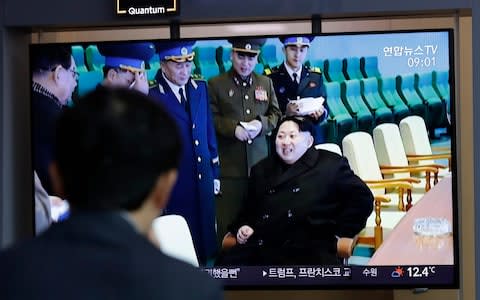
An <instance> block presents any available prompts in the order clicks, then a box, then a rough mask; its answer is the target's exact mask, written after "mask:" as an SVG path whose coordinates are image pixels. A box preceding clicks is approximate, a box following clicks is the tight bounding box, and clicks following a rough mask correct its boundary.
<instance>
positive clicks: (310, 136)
mask: <svg viewBox="0 0 480 300" xmlns="http://www.w3.org/2000/svg"><path fill="white" fill-rule="evenodd" d="M312 145H313V136H312V135H311V134H309V135H308V148H310V147H312Z"/></svg>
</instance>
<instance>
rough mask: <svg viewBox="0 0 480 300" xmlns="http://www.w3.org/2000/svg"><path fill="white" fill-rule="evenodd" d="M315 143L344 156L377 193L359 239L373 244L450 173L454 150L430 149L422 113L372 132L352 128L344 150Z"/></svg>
mask: <svg viewBox="0 0 480 300" xmlns="http://www.w3.org/2000/svg"><path fill="white" fill-rule="evenodd" d="M316 147H317V148H321V149H326V150H329V151H333V152H336V153H338V154H340V155H343V156H345V157H346V158H347V160H348V162H349V164H350V166H351V168H352V170H353V171H354V173H355V174H356V175H357V176H359V177H360V178H361V179H362V180H364V181H365V182H366V183H367V185H368V186H369V187H370V188H371V190H372V193H373V194H374V195H375V196H376V197H375V198H376V204H375V210H374V211H373V212H372V215H371V216H370V217H369V219H368V220H367V226H366V229H365V230H364V231H362V232H361V233H360V234H359V241H360V242H366V243H368V244H372V243H374V247H375V248H377V247H378V246H379V245H380V243H381V242H382V239H383V234H384V233H386V234H388V231H389V230H391V229H393V228H394V227H395V226H396V224H397V223H398V222H399V221H400V220H401V219H402V218H403V216H404V215H405V212H406V211H408V209H409V208H410V207H411V206H412V205H415V203H417V202H418V201H421V198H422V197H423V195H424V194H425V192H427V191H428V190H429V189H430V188H431V187H432V185H434V184H436V183H437V182H438V180H439V178H440V179H441V178H442V177H443V176H449V174H450V159H451V153H450V152H444V153H437V154H435V153H432V147H431V145H430V140H429V138H428V135H427V130H426V126H425V123H424V121H423V119H422V118H421V117H418V116H410V117H407V118H405V119H403V120H401V122H400V124H399V125H397V124H395V123H385V124H382V125H379V126H377V127H376V128H375V129H374V130H373V136H372V135H371V134H370V133H367V132H363V131H360V132H354V133H350V134H348V135H347V136H346V137H345V138H344V139H343V141H342V149H340V146H338V145H337V144H333V143H330V144H328V143H327V144H320V145H317V146H316ZM448 148H449V147H448ZM342 150H343V151H342ZM444 161H447V163H445V164H441V163H439V162H444ZM404 200H406V201H404ZM387 201H388V202H387ZM379 235H380V236H379ZM370 254H371V252H370Z"/></svg>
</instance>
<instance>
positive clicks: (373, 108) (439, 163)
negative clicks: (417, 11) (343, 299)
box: [30, 29, 459, 289]
mask: <svg viewBox="0 0 480 300" xmlns="http://www.w3.org/2000/svg"><path fill="white" fill-rule="evenodd" d="M299 36H300V37H301V36H307V37H309V47H308V53H307V56H306V58H305V61H304V65H305V66H306V67H308V70H309V72H311V73H315V74H316V75H317V76H319V77H321V80H322V81H323V83H322V84H323V88H324V93H325V95H324V96H325V97H324V98H325V99H326V103H327V107H328V117H327V118H326V120H324V121H323V122H322V123H321V124H320V127H321V128H322V130H323V133H324V138H325V140H324V143H323V145H318V146H316V148H318V149H320V150H318V151H336V152H337V153H339V154H340V155H343V156H345V157H346V158H347V160H348V162H349V164H350V167H351V169H352V170H353V171H354V172H355V174H356V175H358V177H360V178H361V179H362V180H364V181H366V182H368V181H372V180H380V179H381V178H386V179H387V180H390V181H395V180H398V178H404V177H416V178H420V180H421V183H420V184H417V183H414V184H412V183H411V182H410V184H412V185H413V186H412V187H411V189H410V190H409V188H404V189H403V190H402V191H403V196H402V197H401V198H402V199H404V204H403V206H401V205H400V204H397V202H401V201H399V200H398V198H399V197H400V196H399V192H398V191H399V190H398V188H396V187H387V188H385V187H380V188H378V187H377V188H375V187H373V186H371V191H372V193H373V194H381V195H386V196H387V197H388V198H389V199H391V200H392V203H393V202H394V203H395V204H393V205H392V204H388V203H382V204H381V205H380V204H378V205H374V209H373V210H372V213H371V215H370V217H369V218H368V220H367V224H366V226H365V229H363V230H362V231H361V232H359V233H358V235H357V236H356V238H358V240H357V239H355V240H354V241H353V242H354V243H353V246H354V248H353V253H352V254H351V256H350V257H348V259H344V260H343V261H341V263H339V264H335V265H319V264H317V263H315V262H312V263H311V264H302V265H296V264H288V265H253V266H252V265H250V264H248V265H247V264H246V265H242V264H238V265H235V266H222V265H215V264H214V263H213V261H214V260H210V261H209V262H208V263H207V264H206V265H204V266H201V267H200V268H202V269H203V270H204V271H205V272H208V273H209V274H210V275H211V276H212V277H213V278H215V279H217V280H221V281H222V282H223V283H224V284H225V287H226V288H230V289H279V288H283V289H285V288H288V289H326V288H328V289H344V288H346V287H350V288H374V287H376V288H416V287H422V288H424V287H427V288H458V284H459V264H458V262H459V258H458V242H459V239H458V235H459V232H458V214H457V209H458V207H457V202H458V197H457V186H456V181H457V180H456V178H457V177H456V167H457V166H456V161H455V157H456V152H455V150H456V147H455V134H454V133H455V122H456V120H455V102H456V101H455V93H454V90H455V86H454V83H455V78H454V75H455V72H454V47H453V40H454V38H453V30H451V29H435V30H409V31H385V32H362V33H335V34H299V35H288V36H283V35H282V36H280V35H279V36H273V35H268V36H248V37H245V38H262V39H265V41H264V44H263V45H262V46H261V49H260V53H259V54H258V61H257V64H256V67H255V69H254V72H255V73H256V74H263V75H265V76H271V74H272V73H275V72H281V71H279V70H278V69H277V67H279V66H281V65H282V64H283V63H284V57H285V56H284V45H283V44H282V40H283V39H284V38H294V39H295V38H297V37H299ZM230 38H231V37H222V38H199V39H180V40H161V42H163V43H169V42H172V43H173V42H179V41H190V42H192V43H193V51H194V52H195V56H194V58H193V62H192V64H193V66H192V76H193V78H194V80H196V81H210V80H211V79H212V78H214V77H216V76H219V75H220V74H222V73H224V72H228V71H229V70H230V69H231V68H232V63H231V59H230V55H231V52H232V44H231V43H230V41H229V40H230ZM237 38H238V37H237ZM159 41H160V40H151V41H148V42H152V43H153V44H155V43H156V42H159ZM133 42H138V41H130V40H125V41H122V42H118V41H116V42H115V43H117V44H118V43H126V44H128V43H133ZM109 43H111V42H109V41H104V42H82V41H78V42H75V43H68V44H67V43H64V44H62V45H63V46H67V47H69V48H70V49H71V50H72V55H73V58H74V60H75V62H76V66H77V72H78V85H77V86H76V88H75V90H74V92H73V94H72V97H71V98H70V99H68V102H67V103H65V105H75V103H76V101H81V100H80V99H81V96H82V95H84V94H85V93H88V92H89V91H91V90H93V89H95V88H96V86H97V85H98V84H99V83H100V82H101V80H102V79H103V71H102V68H103V66H104V64H105V57H104V56H102V54H100V52H99V51H98V46H99V45H105V44H109ZM47 46H48V44H33V45H31V48H30V53H31V55H35V54H36V53H37V52H40V51H41V49H42V48H43V47H47ZM160 64H161V63H160V60H159V57H158V55H157V54H156V55H154V56H153V57H152V58H151V59H150V60H149V61H148V62H147V63H146V75H147V78H148V80H149V81H150V85H152V86H155V84H156V83H155V75H156V74H157V72H161V70H160ZM308 84H309V85H316V84H318V81H317V82H313V81H311V82H308ZM274 85H275V82H274ZM277 85H278V83H277ZM283 88H284V87H283V86H275V90H276V93H282V89H283ZM230 93H233V91H231V92H230ZM292 100H296V99H292ZM297 100H298V99H297ZM167 109H168V108H167ZM32 110H33V111H32V114H33V115H35V113H38V112H36V111H34V110H35V106H32ZM412 116H416V117H417V118H411V117H412ZM418 117H419V118H418ZM214 118H215V116H214ZM412 119H413V120H414V121H412V122H409V121H411V120H412ZM383 124H387V125H389V126H390V127H388V126H387V127H385V126H384V129H385V130H383V129H382V130H380V129H379V128H382V127H379V126H380V125H383ZM35 126H44V124H41V123H33V128H32V132H33V133H34V134H33V135H32V136H33V139H34V142H33V143H32V145H33V147H34V148H33V149H32V152H35V150H36V149H35V147H38V143H39V142H40V143H41V142H42V140H41V138H40V139H38V136H35V132H37V131H36V129H38V128H35ZM389 130H393V131H389ZM358 132H365V133H367V135H364V136H363V138H362V139H348V138H349V137H351V136H352V134H353V133H358ZM392 132H393V133H392ZM396 132H398V133H399V135H397V134H396ZM422 137H423V139H422ZM273 138H274V136H273ZM398 138H400V140H399V139H398ZM359 141H360V142H359ZM358 143H360V144H358ZM422 143H423V144H422ZM419 145H420V146H419ZM371 147H374V148H373V150H374V152H373V156H372V152H371V151H370V152H369V150H371V149H372V148H371ZM422 147H423V148H422ZM325 148H329V149H330V150H324V149H325ZM332 149H333V150H332ZM422 151H423V152H422ZM429 151H430V152H429ZM390 152H393V153H394V154H391V153H390ZM398 152H400V154H398ZM437 152H441V155H439V156H436V157H430V158H429V160H427V161H426V162H425V161H424V160H418V159H419V156H427V155H429V154H436V153H437ZM402 153H403V154H402ZM447 153H449V154H447ZM270 155H273V154H270ZM398 155H399V156H398ZM402 155H403V156H402ZM415 155H417V157H416V158H414V156H415ZM407 156H408V158H407ZM398 157H400V158H402V157H403V159H404V160H401V159H400V160H398ZM424 158H425V157H424ZM221 161H222V157H220V162H221ZM399 162H400V163H404V164H405V165H416V166H421V165H427V166H430V167H431V166H432V165H434V166H436V167H434V168H436V169H435V170H434V171H432V173H430V175H431V178H430V182H431V186H429V187H426V186H425V185H424V184H425V182H426V181H427V179H428V178H427V179H426V177H427V176H426V173H425V172H424V171H425V170H423V171H418V170H417V171H408V170H406V169H404V170H403V174H402V175H393V174H392V172H385V173H386V174H384V173H380V171H379V172H378V174H376V173H375V172H374V171H372V170H377V169H378V170H380V168H382V170H385V169H388V167H386V168H384V167H385V166H387V165H390V166H391V165H396V164H398V163H399ZM365 167H366V170H365ZM220 170H221V168H220ZM436 172H438V176H437V175H434V174H435V173H436ZM378 176H380V177H381V178H377V177H378ZM434 177H435V178H434ZM426 190H428V191H426ZM410 193H411V196H412V197H411V198H412V202H411V203H410V201H409V200H407V199H408V198H409V194H410ZM378 198H381V197H378ZM210 201H215V200H214V199H210ZM52 207H53V209H52V214H53V215H54V219H58V218H60V219H61V218H64V217H68V206H67V205H65V204H60V205H59V203H58V202H54V203H53V204H52ZM217 218H219V216H218V215H217ZM59 221H61V220H59ZM337 238H340V237H337ZM219 247H220V246H219Z"/></svg>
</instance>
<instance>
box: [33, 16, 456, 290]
mask: <svg viewBox="0 0 480 300" xmlns="http://www.w3.org/2000/svg"><path fill="white" fill-rule="evenodd" d="M266 23H268V22H266ZM428 32H447V33H448V47H449V49H448V50H449V84H450V105H451V107H450V118H451V119H450V120H451V132H452V134H451V149H452V150H451V153H452V157H451V170H452V213H453V215H452V221H453V224H452V230H453V254H454V264H453V265H451V266H453V282H452V283H451V284H434V283H429V284H401V283H399V284H393V283H392V284H375V282H373V283H372V284H367V282H369V281H370V280H368V281H365V284H353V285H352V284H348V283H347V284H336V285H332V286H329V285H281V284H278V285H276V284H275V285H274V284H272V285H270V284H268V285H265V284H258V285H224V289H225V290H272V291H274V290H342V289H358V290H369V289H417V288H428V289H458V288H459V287H460V267H461V266H460V259H459V244H460V238H459V233H460V231H459V219H460V218H459V205H458V202H459V196H458V182H457V180H458V179H457V176H458V165H457V155H458V153H457V142H456V140H457V128H456V127H457V116H456V107H457V102H458V101H459V99H456V97H455V94H456V93H455V90H456V84H455V82H456V77H455V55H456V53H455V47H454V45H455V39H454V33H455V32H454V29H453V28H419V29H403V30H371V31H357V32H356V31H348V32H328V33H312V32H299V33H295V34H292V33H288V34H260V35H254V34H248V35H234V36H233V35H230V36H213V37H203V36H202V37H188V38H181V37H180V38H171V39H169V38H159V39H158V38H153V39H141V40H135V39H125V40H108V41H107V40H105V41H75V42H72V41H70V42H52V43H31V44H30V45H29V51H30V53H31V51H34V50H35V48H36V47H42V46H43V45H50V44H62V45H70V46H71V45H90V44H95V45H98V44H102V43H118V42H122V43H123V42H125V43H128V42H140V41H148V42H165V41H172V42H173V41H197V40H201V41H208V40H228V39H232V38H278V37H279V36H298V35H308V36H312V37H316V36H349V35H352V36H353V35H368V34H379V35H381V34H397V33H428ZM29 59H30V58H29ZM30 65H31V64H29V75H30V78H29V80H30V82H31V73H32V70H31V69H30ZM30 98H31V96H30ZM452 99H453V101H452ZM30 104H31V102H30ZM32 110H33V107H32V105H30V116H31V118H32V116H33V111H32ZM30 124H31V126H32V124H33V122H32V120H31V122H30ZM30 133H31V141H32V143H31V147H32V149H31V152H30V153H31V161H32V162H33V146H34V145H33V136H32V133H33V128H32V127H31V128H30ZM32 174H33V163H32ZM33 186H34V182H33V177H32V187H33ZM32 200H33V201H32V202H33V203H34V201H35V199H34V189H32ZM32 208H33V209H32V216H33V218H34V220H33V223H32V225H33V233H34V235H35V213H34V205H33V206H32ZM419 266H420V265H419ZM449 266H450V265H449ZM265 267H268V266H265ZM284 267H287V266H284ZM388 267H392V266H388Z"/></svg>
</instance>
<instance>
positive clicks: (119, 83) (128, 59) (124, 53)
mask: <svg viewBox="0 0 480 300" xmlns="http://www.w3.org/2000/svg"><path fill="white" fill-rule="evenodd" d="M98 51H99V52H100V54H102V55H103V56H105V66H104V67H103V76H104V79H103V81H102V83H101V85H102V86H105V87H124V88H127V87H128V88H131V89H135V90H137V91H139V92H141V93H143V94H145V95H147V94H148V80H147V76H146V74H145V62H148V61H149V60H150V58H151V57H152V56H153V55H154V54H155V46H154V45H153V44H152V43H148V42H145V43H106V44H100V45H98Z"/></svg>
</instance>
